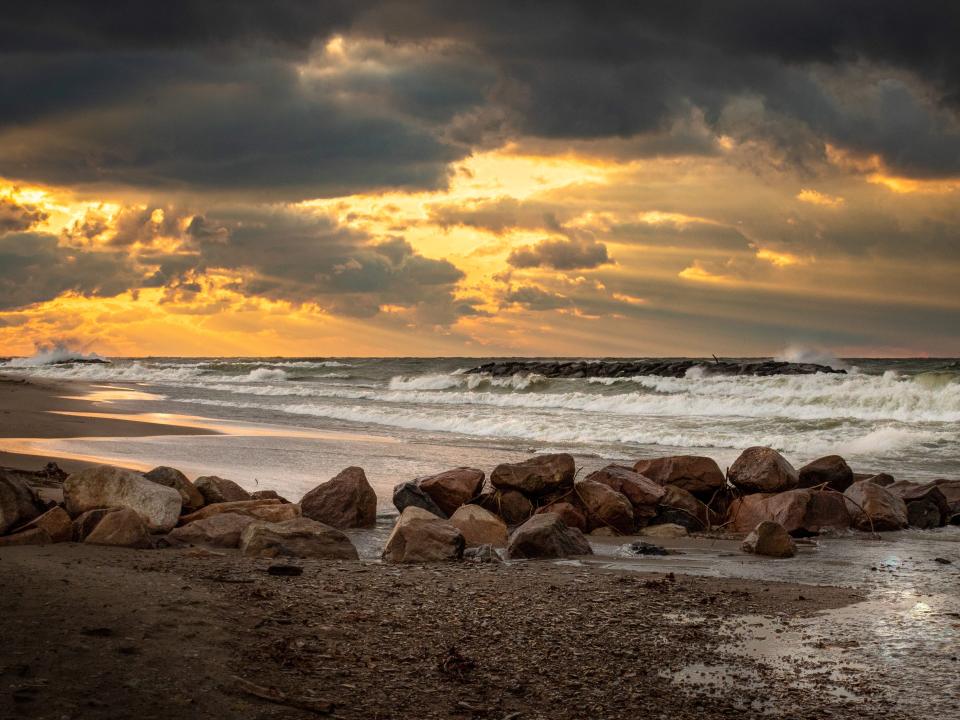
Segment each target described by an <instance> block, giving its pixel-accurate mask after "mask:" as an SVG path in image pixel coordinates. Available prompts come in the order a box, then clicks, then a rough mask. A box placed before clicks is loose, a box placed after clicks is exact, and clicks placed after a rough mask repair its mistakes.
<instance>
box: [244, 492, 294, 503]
mask: <svg viewBox="0 0 960 720" xmlns="http://www.w3.org/2000/svg"><path fill="white" fill-rule="evenodd" d="M250 499H251V500H279V501H280V502H282V503H283V504H284V505H286V504H288V503H289V502H290V501H289V500H287V499H286V498H285V497H283V496H282V495H281V494H280V493H278V492H277V491H276V490H257V491H256V492H252V493H250Z"/></svg>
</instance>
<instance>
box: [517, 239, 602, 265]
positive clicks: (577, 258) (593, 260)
mask: <svg viewBox="0 0 960 720" xmlns="http://www.w3.org/2000/svg"><path fill="white" fill-rule="evenodd" d="M507 262H508V263H509V264H510V265H512V266H513V267H515V268H534V267H550V268H554V269H555V270H576V269H587V268H595V267H598V266H600V265H604V264H606V263H609V262H612V260H611V259H610V257H609V256H608V255H607V246H606V245H604V244H603V243H600V242H597V241H596V240H585V239H575V238H565V239H563V240H559V239H558V240H541V241H540V242H538V243H535V244H533V245H527V246H526V247H522V248H517V249H516V250H514V251H513V252H511V253H510V255H509V257H508V258H507Z"/></svg>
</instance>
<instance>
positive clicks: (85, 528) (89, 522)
mask: <svg viewBox="0 0 960 720" xmlns="http://www.w3.org/2000/svg"><path fill="white" fill-rule="evenodd" d="M117 509H118V508H95V509H93V510H87V511H86V512H85V513H81V514H80V516H79V517H77V518H75V519H74V521H73V524H72V526H71V528H70V530H71V534H72V536H73V537H72V539H73V542H83V541H84V540H86V539H87V536H88V535H89V534H90V533H92V532H93V529H94V528H95V527H96V526H97V524H98V523H99V522H100V521H101V520H103V518H104V516H106V514H107V513H111V512H113V511H114V510H117Z"/></svg>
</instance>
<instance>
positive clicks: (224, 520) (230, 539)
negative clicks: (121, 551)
mask: <svg viewBox="0 0 960 720" xmlns="http://www.w3.org/2000/svg"><path fill="white" fill-rule="evenodd" d="M223 504H224V505H227V504H229V503H223ZM280 507H283V506H280ZM253 522H257V520H256V518H254V517H252V516H250V515H239V514H237V513H231V512H227V513H220V514H219V515H213V516H211V517H207V518H202V519H200V520H196V521H195V522H191V523H190V524H189V525H183V526H181V527H178V528H174V529H173V530H171V531H170V533H169V534H168V535H167V537H166V538H165V540H164V541H165V542H166V543H167V544H168V545H174V546H177V545H208V546H210V547H220V548H235V547H239V545H240V536H241V535H242V534H243V531H244V530H246V529H247V526H249V525H250V524H251V523H253Z"/></svg>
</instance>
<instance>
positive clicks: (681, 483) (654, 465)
mask: <svg viewBox="0 0 960 720" xmlns="http://www.w3.org/2000/svg"><path fill="white" fill-rule="evenodd" d="M633 469H634V470H635V471H636V472H638V473H640V474H641V475H643V476H645V477H647V478H649V479H650V480H652V481H653V482H655V483H657V484H658V485H676V486H677V487H679V488H682V489H684V490H686V491H687V492H688V493H690V494H691V495H694V496H697V497H699V498H702V499H704V500H709V499H710V497H711V496H712V495H713V494H714V493H715V492H716V491H717V490H720V489H721V488H723V487H724V486H725V485H726V484H727V480H726V478H725V477H724V476H723V471H722V470H721V469H720V466H719V465H717V463H716V461H715V460H714V459H713V458H708V457H701V456H699V455H673V456H670V457H661V458H653V459H650V460H640V461H638V462H637V463H636V464H635V465H634V466H633Z"/></svg>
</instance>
